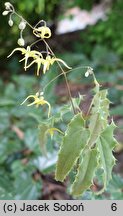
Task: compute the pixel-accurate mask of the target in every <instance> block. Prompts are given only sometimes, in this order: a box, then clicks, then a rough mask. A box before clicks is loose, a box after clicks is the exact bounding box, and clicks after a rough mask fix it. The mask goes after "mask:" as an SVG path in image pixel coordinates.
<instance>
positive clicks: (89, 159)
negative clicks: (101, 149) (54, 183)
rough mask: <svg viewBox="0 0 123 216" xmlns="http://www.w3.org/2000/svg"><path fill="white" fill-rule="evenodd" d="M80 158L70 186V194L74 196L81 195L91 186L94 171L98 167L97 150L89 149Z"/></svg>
mask: <svg viewBox="0 0 123 216" xmlns="http://www.w3.org/2000/svg"><path fill="white" fill-rule="evenodd" d="M81 158H82V161H81V163H80V165H79V168H78V173H77V175H76V178H75V181H74V183H73V185H72V194H73V195H76V196H79V195H81V194H82V193H83V192H84V191H85V190H87V189H88V188H89V187H90V186H91V185H92V181H93V177H94V174H95V170H96V168H97V165H98V162H97V149H89V150H88V151H86V153H85V151H83V153H82V157H81Z"/></svg>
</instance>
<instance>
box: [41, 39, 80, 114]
mask: <svg viewBox="0 0 123 216" xmlns="http://www.w3.org/2000/svg"><path fill="white" fill-rule="evenodd" d="M43 41H44V43H45V44H46V46H47V47H48V49H49V50H50V52H51V53H52V54H53V56H54V57H55V58H56V56H55V54H54V52H53V51H52V50H51V48H50V47H49V45H48V44H47V42H46V41H45V40H44V39H43ZM56 62H57V64H58V66H59V68H60V69H61V71H62V73H63V75H64V78H65V82H66V87H67V91H68V95H69V98H70V102H71V105H72V109H73V112H74V114H76V110H75V108H74V104H73V101H72V95H71V91H70V87H69V84H68V81H67V76H66V73H65V71H64V70H63V68H62V66H61V65H60V63H59V62H58V61H56Z"/></svg>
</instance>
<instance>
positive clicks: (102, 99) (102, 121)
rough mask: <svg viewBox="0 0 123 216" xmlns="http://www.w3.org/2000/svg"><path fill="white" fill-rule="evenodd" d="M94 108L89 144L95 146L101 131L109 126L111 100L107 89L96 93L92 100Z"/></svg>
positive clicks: (90, 124)
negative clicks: (108, 97)
mask: <svg viewBox="0 0 123 216" xmlns="http://www.w3.org/2000/svg"><path fill="white" fill-rule="evenodd" d="M92 105H93V107H92V110H91V117H90V119H89V120H90V123H89V130H90V138H89V140H88V145H90V146H93V144H94V143H95V142H96V141H97V139H98V137H99V135H100V133H101V132H102V131H103V130H104V129H105V128H106V126H107V118H108V116H109V100H108V99H107V90H102V91H99V92H97V93H96V95H95V96H94V98H93V101H92Z"/></svg>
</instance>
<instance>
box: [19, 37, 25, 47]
mask: <svg viewBox="0 0 123 216" xmlns="http://www.w3.org/2000/svg"><path fill="white" fill-rule="evenodd" d="M18 45H19V46H24V45H25V41H24V39H23V38H19V39H18Z"/></svg>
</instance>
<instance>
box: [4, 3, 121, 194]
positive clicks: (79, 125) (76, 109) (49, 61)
mask: <svg viewBox="0 0 123 216" xmlns="http://www.w3.org/2000/svg"><path fill="white" fill-rule="evenodd" d="M3 15H9V21H8V24H9V25H10V26H13V20H12V16H14V15H16V16H17V17H18V18H19V19H20V24H19V29H20V38H19V39H18V45H19V47H17V48H15V49H14V50H13V51H12V53H11V54H10V55H9V56H8V57H10V56H11V55H12V54H13V53H14V52H17V51H19V52H21V54H22V56H23V58H22V59H21V60H20V62H21V61H24V69H25V71H26V70H27V69H28V68H29V67H31V66H32V65H33V64H36V66H37V70H36V74H37V76H39V75H40V71H41V69H42V72H43V74H44V75H45V73H47V72H48V70H49V68H50V67H51V66H52V65H53V64H54V63H55V62H56V63H57V65H58V66H59V68H60V70H61V73H60V74H59V75H58V76H56V77H55V78H53V79H52V80H50V82H48V83H47V84H46V85H45V86H44V88H43V89H41V91H40V90H39V91H38V92H37V93H36V94H34V95H29V96H28V97H27V98H26V99H25V100H24V101H23V102H22V103H21V105H23V104H24V103H25V102H26V101H30V99H31V100H33V101H31V102H30V103H28V105H27V106H32V105H36V107H39V106H45V105H47V106H48V118H47V119H44V121H43V122H42V123H40V125H38V130H39V138H40V143H41V148H42V151H43V152H44V154H45V155H46V156H47V150H46V143H47V136H48V134H50V136H51V138H52V137H53V136H54V135H55V134H54V133H55V132H58V134H59V136H62V143H61V146H60V149H59V153H58V160H57V164H56V171H55V179H56V180H57V181H61V182H62V181H64V180H65V178H66V176H67V175H68V174H69V173H70V171H71V170H72V169H74V170H75V180H74V182H73V184H72V186H71V193H72V194H73V195H75V196H79V195H81V194H82V193H83V192H84V191H86V190H87V189H89V188H90V186H91V185H92V184H93V180H94V177H95V175H96V172H97V171H98V170H100V169H101V170H102V176H103V188H102V189H101V190H100V191H98V192H97V193H98V194H100V193H102V192H103V191H104V190H105V189H106V187H107V185H108V183H109V181H110V179H111V178H112V168H113V166H114V165H115V162H116V160H115V158H114V156H113V149H114V148H115V146H116V145H117V141H116V139H115V138H114V135H113V133H114V129H115V127H116V126H115V124H114V122H113V120H112V122H111V123H110V124H109V121H108V117H109V104H110V101H109V100H108V98H107V93H108V92H107V90H102V89H101V86H100V85H99V83H98V82H97V80H96V77H95V75H94V72H93V69H92V68H91V67H89V66H87V67H86V66H85V67H83V68H87V71H86V72H85V77H88V76H89V75H90V76H92V77H93V82H94V89H93V92H94V96H93V98H92V101H91V104H90V107H89V110H88V111H87V114H86V115H84V113H83V111H82V110H81V109H80V106H79V105H80V103H81V101H82V100H83V97H82V96H81V95H79V97H78V98H72V96H71V91H70V87H69V83H68V80H67V73H69V72H71V71H72V70H75V69H72V68H71V67H69V66H68V65H67V64H66V63H65V62H64V61H63V60H62V59H60V58H57V57H56V55H55V54H54V52H53V51H52V49H51V48H50V46H49V44H48V43H47V39H48V38H50V37H51V30H50V28H49V27H48V26H47V24H46V22H45V21H44V20H41V21H39V22H38V23H37V24H36V25H35V26H34V27H33V26H32V25H30V24H29V23H28V22H27V21H26V20H25V19H24V18H23V17H22V16H20V15H19V14H18V13H17V12H16V11H15V8H14V7H13V5H12V4H11V3H9V2H6V3H5V11H4V12H3ZM26 26H29V27H30V28H31V29H32V33H33V34H34V35H35V36H36V37H37V38H38V40H36V41H34V42H33V43H32V44H31V45H28V46H27V48H25V47H24V46H25V40H24V38H23V31H24V29H25V28H26ZM37 42H41V43H43V44H44V45H45V50H40V51H39V50H35V49H33V47H34V45H35V44H36V43H37ZM62 65H63V66H64V67H66V68H67V69H68V70H67V71H65V70H64V68H63V67H62ZM76 69H77V68H76ZM59 76H64V78H65V83H66V87H67V91H68V95H69V99H70V104H69V105H67V106H64V107H63V109H61V112H60V114H59V116H58V115H56V114H53V113H52V109H51V104H50V102H49V101H47V100H46V99H45V96H44V95H45V90H46V88H47V86H49V85H51V84H52V82H53V81H54V80H56V79H57V78H58V77H59ZM68 112H70V113H72V118H71V120H70V122H69V123H68V125H67V129H66V131H65V132H63V131H61V130H60V129H58V128H57V127H56V125H57V123H58V122H59V121H62V120H63V116H64V114H66V113H68Z"/></svg>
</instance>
